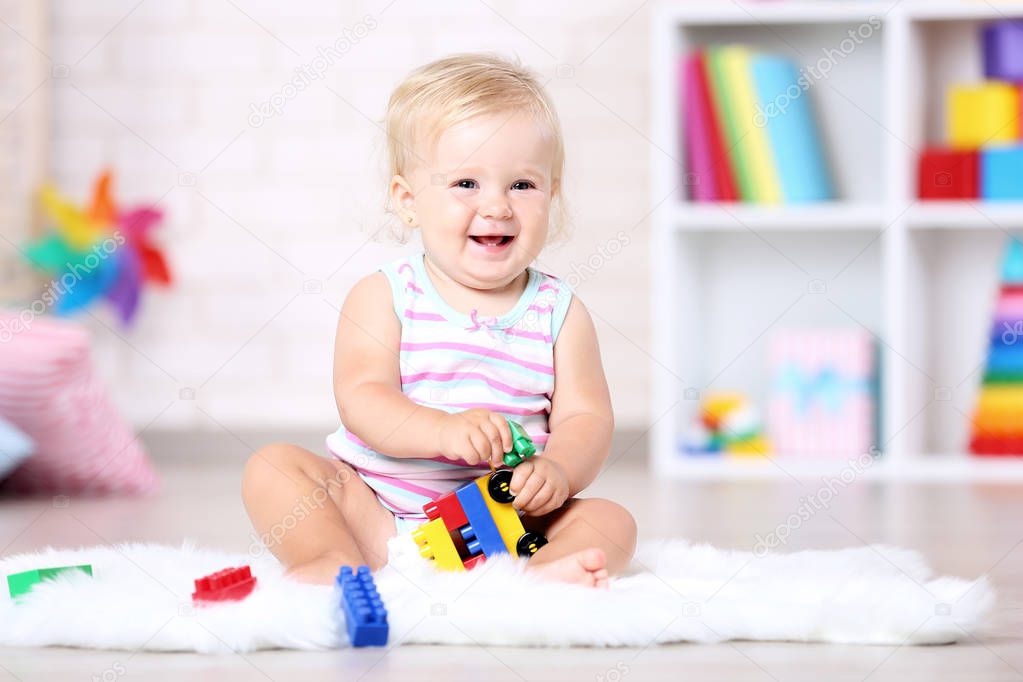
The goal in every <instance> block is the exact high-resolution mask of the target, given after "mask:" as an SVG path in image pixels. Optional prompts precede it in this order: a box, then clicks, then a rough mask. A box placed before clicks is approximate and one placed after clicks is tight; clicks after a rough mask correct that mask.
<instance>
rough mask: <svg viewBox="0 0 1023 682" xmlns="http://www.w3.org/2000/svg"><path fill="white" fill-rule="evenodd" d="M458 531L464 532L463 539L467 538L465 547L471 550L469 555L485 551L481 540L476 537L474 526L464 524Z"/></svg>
mask: <svg viewBox="0 0 1023 682" xmlns="http://www.w3.org/2000/svg"><path fill="white" fill-rule="evenodd" d="M458 532H459V533H461V534H462V539H463V540H465V548H466V549H467V550H469V556H471V557H472V556H476V555H477V554H479V553H480V552H482V551H483V548H482V547H480V541H479V540H477V539H476V531H475V530H473V528H472V526H462V527H461V528H459V529H458Z"/></svg>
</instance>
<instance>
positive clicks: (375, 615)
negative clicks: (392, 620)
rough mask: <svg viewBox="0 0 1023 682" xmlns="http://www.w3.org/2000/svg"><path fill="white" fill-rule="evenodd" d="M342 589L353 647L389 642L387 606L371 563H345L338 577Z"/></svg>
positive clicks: (346, 623)
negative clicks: (359, 564) (350, 564)
mask: <svg viewBox="0 0 1023 682" xmlns="http://www.w3.org/2000/svg"><path fill="white" fill-rule="evenodd" d="M335 582H336V584H337V586H338V587H339V588H340V590H341V612H342V613H343V614H344V618H345V628H346V629H347V630H348V640H349V641H350V642H351V643H352V646H386V645H387V633H388V629H389V628H388V625H387V609H386V608H384V602H383V600H382V599H381V598H380V593H379V592H377V587H376V584H375V583H374V582H373V575H372V574H371V573H370V572H369V566H359V570H358V572H357V573H353V572H352V567H351V566H342V567H341V572H340V573H338V576H337V578H336V579H335Z"/></svg>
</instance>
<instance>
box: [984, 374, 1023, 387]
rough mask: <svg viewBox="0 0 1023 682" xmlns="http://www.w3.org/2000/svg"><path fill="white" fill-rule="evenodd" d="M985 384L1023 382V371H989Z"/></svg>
mask: <svg viewBox="0 0 1023 682" xmlns="http://www.w3.org/2000/svg"><path fill="white" fill-rule="evenodd" d="M984 384H985V385H987V384H1023V372H987V373H986V374H984Z"/></svg>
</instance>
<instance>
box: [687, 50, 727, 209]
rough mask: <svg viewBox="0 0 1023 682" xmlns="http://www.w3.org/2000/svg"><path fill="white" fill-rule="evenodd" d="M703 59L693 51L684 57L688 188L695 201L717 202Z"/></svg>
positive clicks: (691, 197) (717, 192)
mask: <svg viewBox="0 0 1023 682" xmlns="http://www.w3.org/2000/svg"><path fill="white" fill-rule="evenodd" d="M701 62H702V58H701V55H700V53H699V52H694V53H692V54H690V55H688V56H687V57H683V58H682V68H681V76H682V106H683V111H682V115H683V117H684V118H683V127H682V130H683V136H684V138H685V163H686V173H685V185H686V187H687V188H688V193H689V198H690V199H692V200H693V201H718V200H720V199H721V198H722V197H721V192H720V191H719V189H718V186H717V185H718V182H717V174H716V173H715V172H714V156H713V154H712V152H711V138H712V134H711V131H710V124H711V119H712V118H713V116H712V115H710V106H709V105H710V102H709V101H707V99H706V82H705V81H704V79H703V66H702V64H701Z"/></svg>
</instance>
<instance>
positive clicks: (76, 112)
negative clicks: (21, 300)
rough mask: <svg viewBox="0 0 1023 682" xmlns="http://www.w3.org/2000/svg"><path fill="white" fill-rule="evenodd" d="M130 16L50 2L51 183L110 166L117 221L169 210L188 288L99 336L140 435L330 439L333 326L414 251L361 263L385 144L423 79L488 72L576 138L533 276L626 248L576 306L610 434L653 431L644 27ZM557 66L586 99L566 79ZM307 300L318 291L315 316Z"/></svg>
mask: <svg viewBox="0 0 1023 682" xmlns="http://www.w3.org/2000/svg"><path fill="white" fill-rule="evenodd" d="M135 5H136V2H135V0H131V1H128V0H125V1H115V0H94V1H92V2H88V3H85V2H78V1H77V0H55V1H54V2H53V5H52V6H53V26H52V41H53V57H54V61H55V62H57V63H61V64H66V65H67V66H68V69H69V70H68V76H67V77H66V78H63V79H58V80H54V81H53V127H54V131H53V146H52V165H53V169H54V175H55V179H56V181H57V182H58V183H59V184H60V186H61V187H62V188H63V189H64V190H65V191H66V192H68V193H70V194H72V195H74V196H76V197H78V198H81V197H84V196H85V194H86V193H87V191H88V188H89V182H90V181H91V179H92V177H93V176H94V174H95V173H96V171H97V169H98V167H99V166H100V164H103V163H109V164H111V165H112V166H113V167H114V168H115V169H116V172H117V173H118V175H117V183H118V185H117V190H118V196H119V198H120V199H121V200H122V202H124V203H126V204H130V203H135V202H139V201H144V200H151V199H156V198H158V197H160V196H162V195H164V194H165V193H166V197H165V198H164V200H163V201H162V203H161V206H162V207H163V208H164V209H165V210H166V211H167V221H166V224H165V226H164V228H163V230H162V232H161V235H162V239H163V242H164V244H165V246H166V249H167V251H168V253H169V255H170V258H171V262H172V265H173V268H174V270H175V274H176V275H177V278H178V281H177V284H176V287H175V288H174V289H173V290H172V291H170V292H167V293H163V292H157V293H153V294H151V295H150V296H149V297H148V299H147V300H146V301H145V302H144V306H143V311H142V314H141V316H140V319H139V320H138V324H137V327H136V328H135V329H134V330H132V331H130V332H123V331H120V330H118V329H117V327H116V325H115V324H114V323H113V322H112V320H111V318H110V317H109V316H107V315H106V314H105V313H97V316H98V317H100V318H101V320H102V322H101V321H95V320H89V324H90V326H92V327H93V328H94V329H95V330H96V346H97V353H96V355H97V361H98V362H99V364H100V365H101V366H102V371H103V372H104V373H105V374H106V375H107V376H109V377H110V381H111V383H112V384H113V387H114V391H115V394H116V398H117V400H118V402H119V404H120V405H121V406H122V407H123V409H124V410H125V411H126V412H127V413H128V414H129V415H130V418H131V419H132V420H133V422H134V423H135V424H136V425H138V426H139V427H143V426H146V425H148V424H150V423H152V424H153V428H176V427H180V428H204V429H218V428H221V426H223V427H226V428H228V429H235V428H238V429H241V428H246V427H271V426H274V425H279V426H288V427H293V426H298V427H313V428H322V429H324V430H325V431H326V430H327V429H330V428H333V425H334V421H335V418H336V416H335V415H336V411H335V407H334V402H333V397H332V395H331V384H330V373H331V351H332V346H333V334H334V325H335V321H336V316H337V313H336V308H337V306H338V305H339V304H340V302H341V300H343V298H344V294H345V292H346V290H347V289H348V288H349V287H350V286H351V284H352V283H353V282H354V281H355V280H356V279H358V278H359V277H360V276H362V275H363V274H365V273H369V272H371V271H372V270H374V269H375V268H376V267H377V266H378V265H379V264H380V263H382V262H384V261H386V260H388V259H391V258H393V257H395V256H397V255H398V254H400V253H401V252H402V251H403V248H402V247H400V246H398V245H395V244H392V243H390V242H388V241H386V240H385V241H384V242H382V243H377V242H372V241H369V243H367V240H369V235H370V233H371V232H372V230H373V229H375V228H376V227H377V226H379V225H380V224H381V219H382V213H381V207H382V202H383V192H384V186H383V184H382V183H383V175H382V171H381V166H380V164H381V159H382V155H381V149H382V135H381V133H380V131H379V130H378V129H377V128H376V127H375V126H374V124H373V121H379V120H380V119H381V118H382V115H383V109H384V106H385V104H386V98H387V95H388V93H389V92H390V90H391V88H393V87H394V85H395V84H396V83H397V82H398V81H399V80H400V78H401V77H402V76H403V74H405V73H406V72H408V71H409V70H411V69H412V68H414V67H415V66H418V65H419V64H422V63H424V62H426V61H429V60H431V59H434V58H437V57H439V56H442V55H444V54H447V53H449V52H453V51H457V50H495V51H499V52H502V53H504V54H509V55H518V56H519V57H520V58H521V59H522V60H523V61H524V62H526V63H527V64H529V65H530V66H532V67H533V68H535V69H536V70H537V71H539V72H540V73H541V74H542V75H543V76H544V77H545V78H547V77H550V78H552V80H551V82H550V85H549V87H550V89H551V91H552V93H553V96H554V98H555V100H556V101H557V104H558V107H559V111H560V114H561V117H562V120H563V124H564V127H565V132H566V141H567V148H568V173H569V175H568V180H567V188H568V191H569V193H570V194H569V196H568V199H569V202H570V206H571V207H572V209H573V215H574V219H575V223H576V227H575V230H574V233H573V236H572V239H571V241H570V242H569V243H567V244H565V245H561V246H558V247H556V248H552V249H550V250H549V251H548V252H547V253H546V254H545V255H544V257H543V259H542V264H543V265H544V266H545V267H547V268H550V269H552V270H553V271H555V272H558V273H560V274H563V275H567V274H569V273H570V272H572V266H573V264H576V265H577V266H578V264H581V263H586V262H587V259H588V258H590V257H591V255H592V254H594V253H597V252H598V250H599V249H600V248H601V246H602V245H604V244H606V243H607V242H608V240H613V239H616V237H615V235H616V234H617V233H618V232H619V231H622V230H624V231H627V232H628V234H629V237H630V243H629V244H628V245H627V246H625V247H623V248H622V249H621V252H620V253H619V254H618V255H617V256H616V257H614V258H613V259H612V260H610V261H609V262H608V263H607V264H605V265H603V267H600V268H598V269H597V270H596V272H595V273H593V274H592V275H588V276H587V277H586V279H585V281H583V282H581V283H580V284H579V287H578V290H579V292H580V294H581V295H582V297H583V300H584V301H585V302H586V304H587V305H588V306H589V307H590V308H591V309H592V310H593V312H594V316H595V318H596V320H597V322H596V324H597V328H598V332H599V334H600V342H601V347H602V350H603V354H604V357H605V364H606V365H607V368H608V375H609V379H610V382H611V386H612V390H613V393H614V402H615V405H616V410H617V417H618V423H619V424H620V425H621V426H622V427H634V428H636V427H639V428H645V427H646V425H647V408H646V406H647V380H646V379H647V376H648V365H649V362H650V361H649V357H648V356H647V354H646V353H647V352H648V348H649V339H648V331H647V322H648V320H647V317H648V315H647V310H646V306H645V304H644V303H643V301H645V300H646V293H647V290H648V281H647V277H648V276H647V269H646V262H647V233H646V225H645V223H644V224H640V225H639V226H638V227H636V225H637V222H638V221H640V219H641V218H642V217H643V216H644V215H645V214H646V213H647V212H648V211H649V209H650V206H649V198H648V188H647V187H648V182H647V172H648V170H647V165H648V164H647V159H648V154H649V146H648V143H647V142H646V140H644V139H643V137H642V136H641V135H640V134H638V133H637V132H636V130H633V127H635V128H637V129H638V130H640V131H645V130H646V128H647V99H648V98H647V73H646V67H647V58H648V57H647V50H648V47H647V35H646V34H647V20H648V11H649V10H648V8H647V7H643V8H642V9H641V10H640V11H639V12H638V13H637V14H635V15H634V16H632V17H631V18H630V19H629V20H628V21H627V22H626V23H624V25H621V26H619V25H620V24H621V22H622V21H623V20H624V19H625V18H626V17H628V16H629V14H630V13H631V12H633V10H634V9H635V6H636V3H635V2H633V1H629V2H625V1H621V2H611V1H608V2H603V3H593V2H585V3H583V2H572V3H567V4H564V6H563V3H534V2H494V3H490V5H491V6H492V7H493V8H494V10H496V12H499V13H500V15H501V16H498V15H497V14H496V13H495V11H492V10H490V9H488V8H487V7H486V6H484V5H483V4H482V3H464V2H457V1H455V0H438V1H436V2H432V3H418V2H412V1H411V0H398V1H397V2H394V3H389V2H383V1H380V2H348V3H339V2H324V1H322V0H305V1H304V2H298V3H280V2H277V1H276V0H259V1H254V0H234V2H233V3H228V2H223V1H221V0H212V1H204V0H161V1H159V2H158V1H156V0H149V1H148V2H143V3H142V4H141V5H139V6H138V7H137V9H134V11H132V8H133V7H135ZM232 5H236V6H237V8H236V7H235V6H232ZM385 6H386V7H387V9H386V11H383V12H382V13H381V8H383V7H385ZM240 10H241V11H240ZM243 12H244V14H243ZM246 14H247V15H248V16H246ZM367 17H368V19H367ZM502 17H503V18H502ZM580 17H585V19H580ZM363 22H365V23H366V24H372V25H374V26H375V28H373V29H372V30H370V31H369V32H368V35H365V37H362V38H361V39H360V40H358V41H357V42H356V43H355V44H354V45H353V46H352V48H351V50H350V51H349V52H348V53H346V54H345V55H344V56H343V57H342V58H341V59H340V60H338V61H337V62H336V63H334V64H333V65H332V66H330V68H328V69H327V70H326V71H325V72H324V73H323V74H322V77H321V78H317V79H315V80H313V81H312V83H311V85H310V87H309V88H307V89H305V90H302V91H300V92H298V93H297V95H296V96H295V97H294V98H293V99H290V100H287V101H286V102H285V103H284V106H283V110H282V112H281V113H280V115H274V116H271V117H269V118H267V119H266V120H264V121H262V122H260V125H258V126H254V125H252V121H251V120H250V119H251V113H252V109H251V107H252V105H253V104H254V103H255V104H259V103H261V102H263V101H266V100H268V99H269V98H271V96H273V95H275V94H279V93H281V92H282V87H283V86H284V85H285V84H286V83H287V82H288V81H289V80H290V79H291V78H293V77H294V75H295V69H297V68H300V67H303V68H314V67H315V62H314V59H315V58H316V56H317V49H318V48H320V47H328V46H330V45H331V44H333V42H334V41H335V40H336V39H337V38H338V37H339V36H341V35H343V31H344V30H345V29H348V30H354V28H355V27H356V26H357V25H359V24H360V23H363ZM616 29H617V30H616ZM612 32H614V33H613V35H611V34H612ZM609 35H611V37H610V38H608V36H609ZM605 39H607V40H606V42H603V41H605ZM602 42H603V45H602V46H601V47H599V49H596V52H593V50H594V49H595V48H597V46H598V45H601V43H602ZM591 52H592V55H591ZM86 53H87V56H84V58H83V55H86ZM587 55H590V56H589V57H588V59H586V61H585V63H583V64H580V62H581V61H582V60H583V59H584V58H586V57H587ZM560 63H567V64H572V65H574V76H573V77H571V78H554V76H555V73H556V72H555V68H556V66H557V65H558V64H560ZM328 88H329V89H328ZM331 89H332V90H333V91H335V92H336V94H335V92H332V91H331ZM342 98H343V99H342ZM594 98H596V99H597V100H599V102H598V101H595V99H594ZM600 102H602V103H603V104H601V103H600ZM608 108H610V109H612V110H613V112H614V113H612V112H611V111H609V110H608ZM623 119H624V121H623ZM239 135H240V136H239ZM235 138H237V139H235ZM232 140H234V142H233V143H232ZM229 143H231V144H230V146H228V147H227V148H226V149H224V148H225V146H227V145H228V144H229ZM190 174H191V175H190ZM191 178H194V180H195V183H194V185H192V184H190V179H191ZM353 254H354V255H353ZM346 260H347V263H345V264H344V265H343V266H342V263H344V262H345V261H346ZM310 280H311V281H312V286H313V288H314V289H315V288H316V287H317V286H319V287H321V289H320V290H319V291H314V292H313V293H304V292H303V285H304V283H305V282H307V281H310ZM317 283H318V284H317ZM108 327H109V328H108ZM121 337H123V339H122V338H121ZM189 391H194V399H192V398H190V397H189V395H190V394H189ZM181 396H185V398H184V399H182V397H181ZM154 419H155V421H154Z"/></svg>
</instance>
